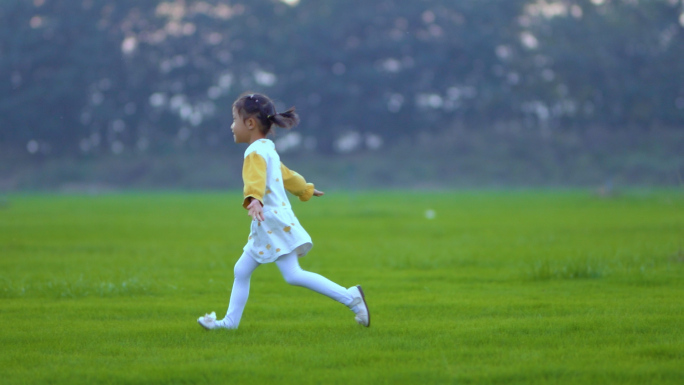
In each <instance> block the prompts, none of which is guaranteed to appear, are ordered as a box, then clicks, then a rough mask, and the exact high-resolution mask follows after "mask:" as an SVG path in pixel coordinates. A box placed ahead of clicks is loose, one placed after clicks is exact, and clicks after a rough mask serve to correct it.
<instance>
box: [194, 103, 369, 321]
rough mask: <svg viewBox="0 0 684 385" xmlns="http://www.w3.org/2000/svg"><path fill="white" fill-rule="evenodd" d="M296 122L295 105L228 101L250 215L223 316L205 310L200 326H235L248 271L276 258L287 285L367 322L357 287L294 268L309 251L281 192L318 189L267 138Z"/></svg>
mask: <svg viewBox="0 0 684 385" xmlns="http://www.w3.org/2000/svg"><path fill="white" fill-rule="evenodd" d="M298 123H299V116H298V115H297V113H296V112H295V110H294V108H291V109H289V110H287V111H285V112H282V113H277V112H276V110H275V106H274V105H273V102H272V101H271V100H270V99H269V98H268V97H266V96H265V95H262V94H243V95H241V96H240V97H239V98H238V99H237V100H236V101H235V103H233V124H232V126H231V129H232V130H233V136H234V139H235V143H248V144H249V147H247V150H246V151H245V160H244V164H243V167H242V179H243V181H244V185H245V186H244V200H243V204H242V205H243V207H244V208H245V209H247V210H248V214H249V216H251V217H252V225H251V229H250V232H249V237H248V239H247V244H246V245H245V247H244V249H243V253H242V256H241V257H240V259H238V261H237V263H235V280H234V282H233V289H232V291H231V294H230V304H229V305H228V312H227V313H226V316H225V317H224V318H223V319H221V320H217V319H216V313H214V312H212V313H211V314H206V315H204V316H203V317H200V318H199V319H198V320H197V322H198V323H199V324H200V325H201V326H202V327H204V328H206V329H208V330H211V329H217V328H226V329H237V327H238V326H239V325H240V319H241V318H242V312H243V310H244V309H245V305H246V303H247V298H248V297H249V282H250V277H251V276H252V272H254V270H256V268H257V267H259V266H261V265H262V264H264V263H270V262H275V263H276V265H277V266H278V269H280V272H281V273H282V274H283V277H284V278H285V281H286V282H287V283H289V284H290V285H295V286H302V287H305V288H307V289H310V290H313V291H315V292H317V293H320V294H323V295H325V296H327V297H330V298H332V299H334V300H335V301H337V302H340V303H342V304H344V305H346V306H347V307H349V309H350V310H352V311H353V312H354V314H355V315H356V316H355V319H356V322H358V323H359V324H361V325H363V326H366V327H368V326H370V314H369V312H368V306H367V305H366V300H365V297H364V294H363V291H362V290H361V286H352V287H350V288H349V289H345V288H344V287H342V286H340V285H338V284H336V283H334V282H332V281H330V280H329V279H327V278H325V277H323V276H321V275H319V274H315V273H312V272H309V271H305V270H302V268H301V267H300V266H299V260H298V258H299V257H303V256H304V255H306V253H308V252H309V250H311V248H312V247H313V243H312V241H311V237H310V236H309V234H308V233H307V232H306V230H304V228H303V227H302V226H301V224H300V223H299V221H298V220H297V217H295V215H294V213H293V212H292V207H291V206H290V202H289V200H288V198H287V195H286V193H285V191H286V190H287V191H288V192H290V193H292V194H294V195H295V196H297V197H299V199H300V200H301V201H308V200H309V199H310V198H311V197H312V196H316V197H320V196H322V195H323V192H322V191H318V190H316V189H315V188H314V185H313V184H311V183H307V182H306V180H304V178H303V177H302V176H301V175H299V174H297V173H296V172H294V171H291V170H289V169H288V168H287V167H285V165H284V164H282V163H281V162H280V157H279V156H278V153H277V152H276V150H275V145H274V143H273V142H272V141H271V140H269V139H266V137H267V135H268V134H269V133H270V131H271V128H272V127H273V126H274V125H276V126H278V127H283V128H288V129H289V128H292V127H294V126H295V125H297V124H298Z"/></svg>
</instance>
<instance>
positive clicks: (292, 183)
mask: <svg viewBox="0 0 684 385" xmlns="http://www.w3.org/2000/svg"><path fill="white" fill-rule="evenodd" d="M280 172H281V173H282V174H283V186H284V187H285V190H287V191H289V192H290V193H292V194H294V195H295V196H297V197H298V198H299V200H300V201H304V202H306V201H308V200H309V199H311V197H312V196H313V193H314V185H313V183H306V180H305V179H304V177H303V176H301V175H299V174H298V173H297V172H295V171H292V170H290V169H289V168H287V167H285V165H284V164H283V163H282V162H281V163H280Z"/></svg>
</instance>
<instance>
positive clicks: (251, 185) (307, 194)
mask: <svg viewBox="0 0 684 385" xmlns="http://www.w3.org/2000/svg"><path fill="white" fill-rule="evenodd" d="M280 172H281V174H282V176H283V180H282V182H283V186H284V187H285V190H287V191H289V192H290V193H291V194H294V195H295V196H297V197H298V198H299V200H300V201H304V202H305V201H308V200H309V199H311V197H312V196H313V193H314V185H313V183H307V182H306V180H305V179H304V177H303V176H301V175H299V174H298V173H297V172H295V171H292V170H290V169H289V168H287V167H285V165H284V164H283V163H282V162H281V163H280ZM266 177H267V164H266V160H265V159H264V158H263V157H262V156H261V155H259V154H257V152H256V151H254V152H252V153H250V154H249V155H247V156H246V157H245V163H244V164H243V165H242V181H243V182H244V184H245V188H244V194H243V195H244V200H243V202H242V207H244V208H247V206H248V205H249V202H250V201H251V199H250V198H253V199H257V200H258V201H259V202H261V204H262V205H263V204H264V195H265V194H268V193H269V192H270V191H267V190H266Z"/></svg>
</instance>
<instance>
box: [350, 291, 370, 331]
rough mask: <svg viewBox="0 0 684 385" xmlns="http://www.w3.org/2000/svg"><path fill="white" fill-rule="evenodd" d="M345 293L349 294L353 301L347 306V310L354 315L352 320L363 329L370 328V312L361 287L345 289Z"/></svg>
mask: <svg viewBox="0 0 684 385" xmlns="http://www.w3.org/2000/svg"><path fill="white" fill-rule="evenodd" d="M347 292H348V293H349V294H351V296H352V298H353V300H352V303H350V304H349V308H350V309H351V310H352V311H353V312H354V313H355V314H356V317H354V319H355V320H356V322H358V323H359V324H360V325H363V326H365V327H369V326H370V312H369V311H368V305H367V304H366V297H365V296H364V295H363V290H361V286H359V285H357V286H352V287H350V288H349V289H347Z"/></svg>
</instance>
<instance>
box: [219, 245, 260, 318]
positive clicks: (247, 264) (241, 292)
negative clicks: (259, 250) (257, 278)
mask: <svg viewBox="0 0 684 385" xmlns="http://www.w3.org/2000/svg"><path fill="white" fill-rule="evenodd" d="M257 267H259V263H258V262H257V261H255V260H254V258H252V257H250V256H249V255H247V254H246V253H243V254H242V256H241V257H240V259H238V261H237V262H236V263H235V269H234V271H235V281H233V290H232V291H231V292H230V304H229V305H228V313H226V317H225V318H223V319H222V320H220V321H217V324H219V325H220V326H222V327H226V328H230V329H237V327H238V325H240V319H241V318H242V312H243V310H245V305H246V304H247V298H248V297H249V281H250V278H251V277H252V273H253V272H254V270H256V268H257Z"/></svg>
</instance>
